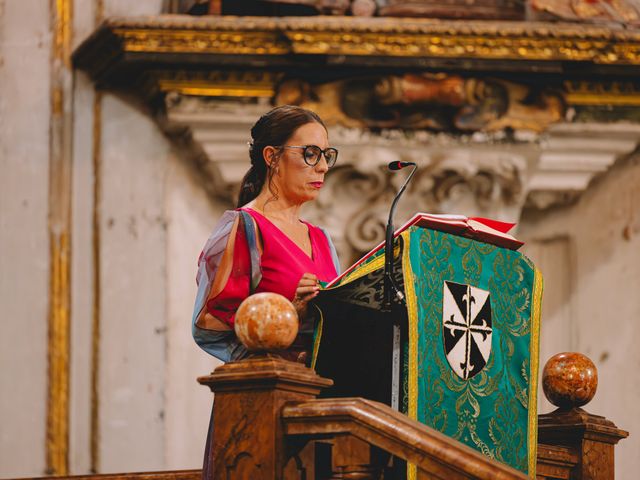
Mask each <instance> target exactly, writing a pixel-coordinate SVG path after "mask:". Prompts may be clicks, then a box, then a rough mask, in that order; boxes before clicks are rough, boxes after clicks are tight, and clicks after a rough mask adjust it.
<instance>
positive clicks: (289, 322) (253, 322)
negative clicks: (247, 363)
mask: <svg viewBox="0 0 640 480" xmlns="http://www.w3.org/2000/svg"><path fill="white" fill-rule="evenodd" d="M235 331H236V335H237V336H238V339H239V340H240V341H241V342H242V343H243V344H244V345H245V346H246V347H247V349H248V350H249V351H253V352H255V351H267V352H269V351H277V350H284V349H286V348H288V347H289V346H290V345H291V344H292V343H293V341H294V340H295V338H296V335H297V334H298V313H297V312H296V309H295V307H294V306H293V304H292V303H291V302H290V301H289V300H287V299H286V298H285V297H283V296H282V295H279V294H277V293H270V292H263V293H256V294H254V295H251V296H250V297H248V298H246V299H245V300H244V301H243V302H242V303H241V304H240V306H239V307H238V310H237V312H236V320H235Z"/></svg>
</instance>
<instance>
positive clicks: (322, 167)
mask: <svg viewBox="0 0 640 480" xmlns="http://www.w3.org/2000/svg"><path fill="white" fill-rule="evenodd" d="M316 170H317V171H319V172H326V171H328V170H329V164H328V163H327V159H326V158H324V153H321V154H320V161H319V162H318V163H316Z"/></svg>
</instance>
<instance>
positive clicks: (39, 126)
mask: <svg viewBox="0 0 640 480" xmlns="http://www.w3.org/2000/svg"><path fill="white" fill-rule="evenodd" d="M50 48H51V34H50V31H49V11H48V9H47V8H42V2H39V1H36V0H24V1H21V2H15V1H0V272H2V273H1V274H0V308H1V309H2V320H1V324H2V333H1V334H0V392H2V393H0V425H2V427H1V428H0V475H2V476H5V477H18V476H27V475H43V474H44V473H45V471H44V469H45V426H46V387H47V384H46V382H47V376H46V372H47V360H46V355H47V311H48V300H49V298H48V292H49V238H48V234H47V217H48V212H49V209H48V190H49V120H50V103H49V92H50V83H49V78H50V75H49V72H50Z"/></svg>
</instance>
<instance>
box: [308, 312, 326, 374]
mask: <svg viewBox="0 0 640 480" xmlns="http://www.w3.org/2000/svg"><path fill="white" fill-rule="evenodd" d="M313 306H314V307H316V309H317V310H318V313H319V314H320V320H319V321H318V333H317V334H316V338H315V340H314V342H313V353H312V354H311V368H312V369H313V370H315V369H316V363H317V362H318V350H320V339H321V338H322V327H323V326H324V315H322V310H321V309H320V307H318V306H317V305H315V304H314V305H313Z"/></svg>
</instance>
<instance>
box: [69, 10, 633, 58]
mask: <svg viewBox="0 0 640 480" xmlns="http://www.w3.org/2000/svg"><path fill="white" fill-rule="evenodd" d="M97 33H101V35H102V36H100V35H98V38H93V37H92V38H90V39H89V40H88V41H87V44H85V45H83V46H81V47H80V48H79V50H78V51H77V52H76V56H77V57H81V56H84V55H86V57H85V59H86V61H87V62H91V63H100V62H101V59H102V57H103V56H104V55H106V54H108V52H109V49H108V48H106V49H105V48H104V46H102V47H101V48H100V49H99V50H98V52H97V53H96V54H94V55H95V56H92V55H89V53H88V52H83V50H85V49H87V48H90V47H89V46H88V44H89V43H91V44H94V45H96V46H97V44H99V43H100V41H99V39H101V40H107V41H113V36H115V38H117V39H119V40H121V41H122V45H123V47H122V48H124V50H125V51H131V52H170V53H171V52H172V53H219V54H227V55H283V54H291V53H293V54H312V55H347V56H364V57H376V56H377V57H388V56H394V57H400V58H412V57H413V58H422V57H426V58H429V57H436V58H443V57H449V58H472V59H494V60H510V59H513V60H536V61H590V62H595V63H600V64H635V63H637V62H638V60H639V59H640V32H636V31H629V30H624V29H611V28H606V27H600V26H596V25H584V24H569V23H555V24H554V23H543V22H482V21H464V22H462V21H440V20H431V19H411V20H403V21H402V22H398V21H397V20H395V19H390V18H362V17H360V18H356V17H350V18H345V17H282V18H272V17H263V18H256V17H246V18H243V17H233V18H228V17H224V16H222V17H209V18H204V19H203V18H202V17H199V18H195V19H194V18H186V19H185V18H180V17H167V18H162V19H158V18H155V19H154V18H146V19H135V20H127V19H112V20H108V21H106V22H105V23H104V24H103V27H102V29H101V30H99V31H98V32H97ZM110 35H111V36H110ZM96 57H97V58H96Z"/></svg>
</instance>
